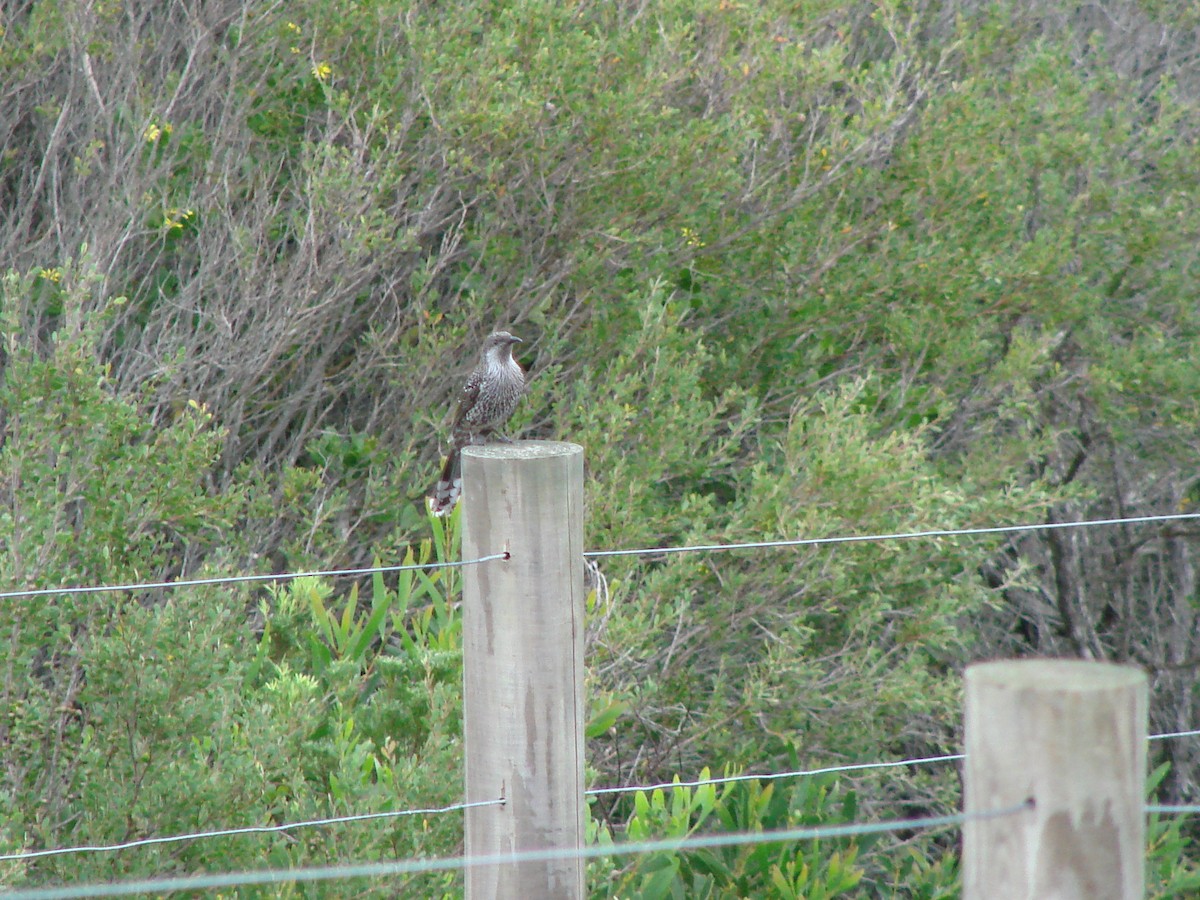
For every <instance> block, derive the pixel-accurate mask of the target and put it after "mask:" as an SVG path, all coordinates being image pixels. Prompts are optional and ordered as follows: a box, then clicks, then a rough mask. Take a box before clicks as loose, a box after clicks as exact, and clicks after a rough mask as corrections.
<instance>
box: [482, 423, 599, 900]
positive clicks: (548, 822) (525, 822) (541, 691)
mask: <svg viewBox="0 0 1200 900" xmlns="http://www.w3.org/2000/svg"><path fill="white" fill-rule="evenodd" d="M462 502H463V514H462V522H463V558H464V559H471V558H472V557H479V556H486V555H488V554H491V553H499V552H503V551H508V552H509V553H510V554H511V558H510V559H508V560H503V561H494V562H489V563H485V564H482V565H477V566H468V567H466V569H464V571H463V668H464V707H465V709H464V716H465V720H464V733H465V741H466V782H467V787H466V798H467V801H468V802H474V801H480V800H494V799H496V798H497V797H503V798H504V800H505V803H504V805H503V806H482V807H475V808H470V809H468V810H467V811H466V853H467V856H468V857H476V856H496V855H504V854H509V853H512V852H514V851H522V850H573V849H576V848H579V847H582V846H583V838H584V830H583V829H584V817H583V813H584V805H583V789H584V784H583V719H584V706H583V634H584V622H583V614H584V587H583V448H582V447H579V446H577V445H575V444H562V443H550V442H543V441H523V442H521V443H517V444H506V445H488V446H483V447H470V448H467V449H466V450H464V452H463V501H462ZM466 893H467V897H469V898H471V897H473V898H476V900H493V898H499V900H509V898H510V900H534V898H541V897H554V898H556V900H559V898H562V900H572V898H582V897H583V896H584V865H583V861H582V860H581V859H578V858H574V859H573V858H562V859H553V860H549V861H538V862H513V863H504V864H500V865H488V866H474V867H470V868H468V869H467V873H466Z"/></svg>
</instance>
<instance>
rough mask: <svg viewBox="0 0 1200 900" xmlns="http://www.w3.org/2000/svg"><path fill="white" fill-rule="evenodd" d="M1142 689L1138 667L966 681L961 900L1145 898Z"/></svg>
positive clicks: (1064, 664)
mask: <svg viewBox="0 0 1200 900" xmlns="http://www.w3.org/2000/svg"><path fill="white" fill-rule="evenodd" d="M1146 729H1147V685H1146V675H1145V673H1143V672H1142V671H1141V670H1140V669H1137V668H1134V667H1132V666H1117V665H1111V664H1107V663H1096V662H1083V661H1075V660H1050V659H1046V660H1017V661H1008V662H993V663H982V664H979V665H974V666H970V667H969V668H968V669H967V674H966V757H967V758H966V763H965V782H966V783H965V794H966V802H965V809H966V812H967V814H968V815H971V814H972V813H983V812H987V811H989V810H995V809H1004V808H1007V807H1011V806H1013V805H1015V804H1019V803H1021V802H1023V801H1025V800H1028V799H1031V800H1032V801H1033V807H1032V809H1030V810H1027V811H1024V812H1020V813H1016V814H1014V815H1011V816H1003V817H998V818H988V819H978V820H974V821H972V820H969V819H968V821H967V822H966V823H965V824H964V826H963V897H964V900H984V898H987V900H1009V898H1012V900H1017V898H1020V900H1034V898H1054V900H1076V898H1077V900H1140V898H1141V897H1142V896H1143V892H1144V890H1145V888H1144V875H1143V871H1144V867H1145V864H1144V857H1145V840H1146V839H1145V827H1146V826H1145V822H1146V816H1145V812H1144V804H1145V800H1144V797H1143V792H1144V790H1145V779H1146Z"/></svg>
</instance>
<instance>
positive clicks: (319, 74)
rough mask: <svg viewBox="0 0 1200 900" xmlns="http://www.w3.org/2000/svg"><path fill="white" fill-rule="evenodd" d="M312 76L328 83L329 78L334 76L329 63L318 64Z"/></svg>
mask: <svg viewBox="0 0 1200 900" xmlns="http://www.w3.org/2000/svg"><path fill="white" fill-rule="evenodd" d="M312 74H313V78H315V79H317V81H328V80H329V76H330V75H332V74H333V68H332V67H331V66H330V65H329V63H317V64H316V65H315V66H313V68H312Z"/></svg>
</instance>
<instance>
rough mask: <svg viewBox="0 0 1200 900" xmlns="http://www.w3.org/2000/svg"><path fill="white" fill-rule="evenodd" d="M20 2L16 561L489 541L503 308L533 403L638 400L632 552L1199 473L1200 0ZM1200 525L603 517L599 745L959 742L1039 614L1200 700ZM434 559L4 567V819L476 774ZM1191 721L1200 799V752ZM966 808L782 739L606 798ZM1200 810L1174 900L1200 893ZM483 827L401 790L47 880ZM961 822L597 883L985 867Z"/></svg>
mask: <svg viewBox="0 0 1200 900" xmlns="http://www.w3.org/2000/svg"><path fill="white" fill-rule="evenodd" d="M0 29H2V31H0V84H3V90H2V92H0V210H2V215H0V261H2V263H3V266H4V268H5V269H6V270H7V274H6V275H4V277H3V284H2V293H0V333H2V335H3V345H2V347H0V367H2V373H3V374H2V379H3V380H2V384H0V428H2V441H3V443H2V444H0V478H2V480H0V497H2V503H0V542H2V546H3V559H4V560H5V574H4V579H3V581H4V584H5V585H6V586H11V587H12V588H30V589H33V588H44V587H53V586H62V585H89V584H106V583H107V584H111V583H126V582H131V581H140V580H144V579H148V580H157V579H175V578H179V577H196V576H204V575H213V574H221V575H224V574H238V573H270V572H289V571H297V570H304V569H310V568H333V567H345V566H359V565H370V564H371V563H372V562H373V561H375V560H380V561H382V562H384V563H400V562H404V561H405V560H409V561H411V560H414V559H415V560H427V559H433V558H438V557H444V556H446V555H448V554H451V553H453V552H455V540H454V537H455V536H454V533H453V528H452V527H451V529H450V530H449V531H444V530H442V526H441V525H440V524H439V523H437V522H432V521H430V520H429V519H428V518H427V517H426V515H425V513H424V509H423V504H422V495H423V493H424V491H425V489H426V488H427V487H428V485H429V484H430V483H431V481H432V480H433V478H434V474H435V468H436V464H437V457H438V452H439V435H442V431H441V429H442V424H443V416H444V412H445V409H446V405H447V403H448V401H449V399H450V397H451V393H452V391H453V390H455V388H456V387H457V383H458V379H459V378H460V377H461V376H462V374H463V373H464V371H465V369H466V367H467V366H469V364H470V361H471V360H470V357H471V355H472V353H473V352H474V348H475V347H476V346H477V345H478V342H479V340H480V338H481V336H482V335H483V334H485V333H486V332H487V331H488V330H489V329H491V328H493V327H496V326H505V327H510V328H511V329H512V330H513V331H514V332H516V333H517V334H519V335H521V336H522V337H524V338H525V340H526V344H525V348H526V349H525V350H524V354H525V355H524V356H523V358H522V361H523V362H524V363H525V364H526V365H527V366H528V367H529V369H530V371H531V373H532V375H533V382H532V389H531V392H530V396H529V398H528V401H527V402H526V403H525V404H524V406H523V408H522V410H521V412H520V413H519V414H518V420H517V421H516V422H515V423H514V430H515V431H517V432H519V433H520V434H522V435H524V436H527V437H542V438H553V439H569V440H573V441H576V442H578V443H580V444H582V445H584V447H585V448H586V452H587V460H588V473H589V474H588V484H587V492H588V496H587V500H588V525H587V527H588V543H589V545H590V546H592V547H595V548H606V547H630V546H653V545H662V544H672V543H680V542H715V541H743V540H758V539H769V538H774V537H785V536H786V537H795V536H806V537H810V536H811V537H815V536H822V535H839V534H854V533H878V532H893V531H910V530H924V529H933V528H953V527H959V526H973V525H994V524H1001V523H1014V522H1044V521H1069V520H1073V519H1079V518H1098V517H1115V516H1135V515H1143V514H1147V515H1148V514H1159V513H1174V512H1179V511H1192V510H1195V509H1197V501H1198V500H1200V475H1198V471H1200V470H1198V469H1197V466H1196V464H1195V447H1196V446H1197V441H1198V437H1200V435H1198V431H1200V406H1198V400H1197V398H1198V397H1200V365H1198V362H1200V360H1198V358H1197V356H1198V351H1197V347H1198V346H1200V344H1198V338H1200V306H1198V305H1197V301H1196V275H1197V266H1198V264H1200V261H1198V258H1197V255H1198V253H1200V165H1198V164H1197V163H1198V160H1200V155H1198V154H1200V150H1198V147H1197V138H1198V136H1200V15H1198V14H1197V12H1196V8H1195V6H1194V5H1193V4H1191V3H1187V2H1180V0H1138V2H1123V0H1105V2H1103V3H1100V4H1086V5H1078V4H1074V3H1057V2H1053V0H1025V2H1017V0H1012V2H1002V3H993V2H974V0H965V2H957V3H952V2H939V0H913V2H900V0H877V2H851V3H846V2H837V3H835V2H829V0H807V2H792V3H784V2H778V0H767V2H762V3H757V2H755V3H751V2H744V3H743V2H733V0H720V2H715V0H713V2H696V0H664V2H661V3H653V4H652V3H648V2H644V0H640V2H639V0H618V2H592V0H581V2H576V3H559V2H548V0H520V2H516V3H492V2H487V0H462V2H460V3H458V4H455V5H453V6H452V7H447V6H446V5H445V4H438V3H433V2H417V3H413V2H397V0H370V2H357V0H354V2H352V0H297V2H292V3H288V4H278V3H251V2H248V0H202V2H194V3H157V2H147V0H103V2H90V0H89V2H83V0H53V2H51V0H24V2H21V0H17V2H13V3H7V4H6V5H5V7H4V10H3V12H2V13H0ZM442 436H444V435H442ZM451 524H452V525H453V523H451ZM1196 537H1197V530H1196V528H1195V527H1194V526H1192V525H1190V524H1189V523H1187V522H1183V523H1179V524H1174V525H1171V526H1170V527H1163V526H1161V525H1158V526H1155V525H1135V526H1125V527H1112V528H1096V529H1088V530H1061V531H1042V532H1038V533H1025V534H1018V535H1000V536H993V537H990V538H987V539H984V538H970V539H959V540H940V541H910V542H884V543H863V544H846V545H839V546H835V547H822V548H806V549H796V550H787V551H782V552H781V551H755V552H743V553H737V554H721V555H706V556H693V557H679V558H672V559H670V560H666V561H663V560H655V561H645V560H626V561H612V562H606V564H605V566H604V571H605V575H606V577H607V580H608V584H609V593H608V596H607V598H605V597H603V596H602V597H598V598H593V601H594V602H593V605H592V608H591V611H590V612H591V622H590V626H589V636H588V640H589V693H590V698H591V703H592V708H593V710H594V716H595V719H594V722H593V728H592V729H591V730H592V732H593V733H594V737H593V738H592V740H591V741H590V744H589V766H590V767H591V769H592V770H593V780H594V781H595V782H596V783H605V784H629V783H639V782H644V781H645V780H647V779H650V780H656V779H663V778H667V779H669V778H670V777H671V776H672V775H674V774H679V775H681V776H683V777H694V776H695V775H697V774H698V773H699V772H700V771H701V770H702V769H703V768H704V767H711V768H712V769H713V770H716V771H724V770H727V769H728V770H730V771H733V770H745V769H751V768H753V769H754V770H755V771H766V770H771V769H782V768H784V767H787V766H793V765H827V764H830V763H836V762H840V761H868V760H876V759H881V758H894V757H900V756H907V755H927V754H933V753H940V752H954V751H955V750H956V749H957V747H958V745H959V744H958V742H959V737H960V735H959V732H958V730H959V727H960V726H959V722H960V714H959V691H960V688H959V685H960V681H961V671H962V668H963V667H964V665H966V664H967V663H968V662H970V661H972V660H975V659H980V658H987V657H993V656H998V655H1005V656H1021V655H1036V654H1049V655H1063V656H1082V657H1088V658H1096V659H1111V660H1117V661H1129V662H1133V663H1136V664H1138V665H1140V666H1143V667H1144V668H1145V669H1147V670H1148V671H1149V672H1150V673H1151V678H1152V685H1153V709H1152V722H1151V726H1152V728H1153V729H1154V730H1157V731H1165V730H1176V729H1180V728H1190V727H1196V726H1197V724H1198V723H1200V709H1198V708H1197V707H1198V699H1200V698H1198V696H1197V691H1196V687H1195V682H1196V670H1197V667H1198V666H1200V618H1198V613H1200V605H1198V603H1197V574H1196V566H1197V562H1198V556H1197V550H1198V544H1197V541H1196ZM410 574H411V573H401V575H400V576H395V575H392V576H389V577H387V578H384V577H376V578H375V579H367V580H364V581H362V583H360V584H358V585H356V586H355V585H353V584H352V583H350V582H348V581H343V580H321V579H301V580H298V581H294V582H291V583H280V584H279V585H277V586H276V587H274V588H271V589H267V588H264V587H261V586H253V585H244V586H233V587H231V586H228V585H224V586H199V587H193V588H185V589H178V590H171V591H164V590H155V589H148V590H139V591H122V592H114V593H105V594H85V593H74V594H57V595H51V596H37V597H11V598H5V599H4V600H3V601H2V602H3V603H4V606H3V609H4V613H5V614H4V617H3V618H4V624H5V627H4V632H3V633H4V635H5V636H6V642H7V643H6V649H7V653H6V664H5V667H4V674H3V679H2V680H0V711H2V715H3V718H0V746H2V747H3V751H4V752H3V754H2V758H3V767H2V768H0V851H4V852H11V851H13V850H21V849H38V848H43V847H57V846H65V845H77V844H97V843H108V842H114V841H121V840H128V839H132V838H137V837H143V836H148V835H163V834H172V833H177V832H183V831H190V830H195V829H207V828H219V827H225V826H230V825H241V824H270V823H274V822H284V821H293V820H298V819H308V818H313V817H318V816H323V815H330V814H339V813H349V812H370V811H375V810H389V809H400V808H406V807H416V806H428V805H436V804H439V803H447V802H452V801H454V800H456V799H458V798H459V796H460V791H461V784H460V778H459V774H458V773H459V763H460V756H461V754H460V750H461V747H460V733H461V729H460V722H459V716H460V698H459V681H460V673H461V668H460V656H459V649H458V620H457V612H456V608H455V600H456V596H457V593H456V592H457V580H456V577H455V575H454V574H453V571H452V570H435V571H432V572H431V573H430V574H429V575H428V576H413V577H408V576H409V575H410ZM1153 754H1154V757H1155V763H1156V765H1158V766H1161V768H1159V769H1158V778H1160V779H1161V781H1160V782H1159V784H1158V789H1157V793H1158V796H1159V797H1161V798H1162V799H1163V800H1165V801H1189V800H1190V801H1193V802H1194V801H1195V800H1196V799H1197V791H1198V789H1200V744H1197V743H1196V742H1186V741H1164V742H1161V743H1158V744H1156V745H1155V746H1154V747H1153ZM660 801H661V802H660ZM957 802H958V797H957V782H956V778H955V774H954V772H952V771H950V770H939V769H929V770H927V771H912V772H908V773H899V772H894V771H893V772H888V773H887V774H886V776H871V777H864V779H861V780H846V779H843V780H841V781H838V782H834V781H832V780H828V779H826V780H821V781H816V780H807V781H798V782H795V783H788V782H786V781H785V782H778V783H775V784H754V783H749V784H742V785H739V786H738V787H736V788H730V789H728V790H722V791H707V790H705V789H700V790H697V791H689V792H687V793H686V794H685V793H683V792H680V793H679V794H677V795H676V796H675V797H673V798H672V797H667V798H655V797H645V796H642V797H639V798H637V800H636V801H635V800H634V799H633V798H631V797H628V796H626V797H624V798H622V799H620V800H618V801H612V800H610V799H606V800H604V801H603V802H599V801H598V802H597V804H596V805H595V806H594V807H593V823H592V827H591V830H590V833H591V835H592V837H593V838H594V839H596V840H608V839H610V837H612V836H614V835H619V834H621V833H625V832H628V833H629V834H630V835H633V836H653V835H658V834H662V835H678V834H681V833H686V832H688V831H689V830H693V829H701V830H703V829H707V828H709V827H712V826H714V825H716V826H720V827H726V828H738V829H754V828H770V827H784V826H788V825H795V824H800V823H814V822H826V821H844V820H847V819H849V818H854V817H865V816H868V815H902V814H909V813H913V812H941V811H947V810H951V809H954V808H956V804H957ZM1181 828H1186V825H1185V824H1184V823H1181V822H1175V823H1173V824H1171V825H1170V826H1169V827H1168V826H1165V825H1164V826H1162V827H1156V828H1155V829H1154V830H1153V837H1154V842H1153V849H1152V854H1153V857H1152V864H1151V867H1150V870H1151V876H1152V883H1151V886H1150V890H1151V893H1152V894H1153V895H1154V896H1173V895H1179V894H1181V893H1182V892H1184V891H1185V890H1194V889H1195V885H1196V881H1195V875H1194V871H1195V870H1194V867H1193V861H1191V860H1189V859H1188V858H1187V856H1186V855H1185V854H1184V851H1183V847H1184V842H1183V832H1182V831H1181V830H1180V829H1181ZM460 840H461V834H460V828H459V823H458V820H457V819H456V818H455V817H448V816H442V817H437V816H431V817H418V818H415V819H414V818H401V819H396V820H388V821H386V823H383V824H381V823H378V822H376V823H371V824H370V825H369V826H366V827H358V826H341V827H337V828H330V829H322V830H309V831H305V832H297V833H295V834H294V835H290V836H288V835H247V836H239V837H236V838H228V839H221V840H209V841H198V842H193V843H179V844H162V845H156V846H153V847H149V848H142V849H139V850H137V851H132V852H125V853H115V854H93V855H83V856H74V857H47V858H42V859H37V860H32V861H24V862H10V863H4V864H3V866H2V867H0V883H3V884H6V885H23V884H50V883H59V882H63V881H74V880H81V879H82V880H91V879H106V878H118V877H123V876H124V877H127V876H132V875H146V874H151V873H159V874H165V873H189V872H196V871H206V870H228V869H239V868H246V867H261V866H262V865H264V864H265V865H272V866H287V865H318V864H325V863H336V862H346V861H361V860H371V859H381V858H396V857H401V858H403V857H409V856H414V855H422V854H424V855H453V854H454V853H456V852H458V850H459V848H460ZM955 846H956V845H955V838H954V835H953V834H950V833H938V834H933V835H930V836H918V837H915V838H913V839H912V840H909V841H906V842H905V843H903V844H899V845H898V844H895V843H893V842H891V841H889V840H887V839H882V838H878V839H872V840H870V841H857V842H849V841H843V842H841V843H837V842H832V843H831V842H823V843H821V844H820V845H812V846H800V847H786V848H780V847H768V848H760V849H754V848H743V849H738V850H737V851H730V852H728V854H726V855H722V854H718V853H713V854H697V855H694V856H689V857H684V858H666V859H644V860H638V861H630V860H625V859H621V860H605V861H599V862H596V863H594V864H593V865H592V867H591V869H590V873H591V877H590V884H591V887H592V890H593V892H594V894H595V895H596V896H617V895H619V896H668V895H669V894H670V892H671V891H672V890H675V891H677V892H684V893H686V894H687V895H688V896H710V895H711V896H765V895H771V896H781V897H786V896H806V897H815V896H824V895H834V894H839V893H840V894H843V895H845V894H851V893H854V894H859V895H873V896H904V897H940V896H951V895H952V894H953V892H954V889H955V888H954V885H955V862H954V854H955ZM356 884H357V887H355V888H354V890H358V891H362V892H365V893H368V894H369V893H370V892H371V891H372V890H374V889H375V888H379V889H380V890H383V889H384V888H383V887H382V886H380V885H375V886H372V885H370V884H366V883H356ZM1189 884H1190V885H1191V887H1190V888H1188V887H1186V886H1187V885H1189ZM455 885H456V881H455V880H454V878H453V877H452V876H444V877H443V876H438V877H436V878H430V879H428V880H425V881H419V882H416V883H413V884H409V885H407V888H408V889H409V890H410V891H411V892H413V893H414V894H415V895H422V894H428V895H433V894H437V893H440V892H441V891H446V892H449V893H450V894H453V893H454V892H455V891H456V886H455ZM394 887H395V885H390V886H389V887H388V889H393V888H394ZM346 889H347V888H346V886H345V885H342V886H340V887H339V888H337V889H336V890H335V889H333V888H330V889H329V890H330V891H331V894H330V895H339V894H338V891H345V890H346ZM310 890H314V891H315V890H317V888H310ZM277 891H278V889H277V888H272V889H271V891H270V892H269V893H267V892H265V893H264V895H275V894H276V893H277ZM705 891H708V892H709V893H707V894H706V893H704V892H705ZM789 891H790V892H791V893H789ZM823 892H824V893H823ZM677 895H682V894H677Z"/></svg>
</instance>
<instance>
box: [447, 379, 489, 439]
mask: <svg viewBox="0 0 1200 900" xmlns="http://www.w3.org/2000/svg"><path fill="white" fill-rule="evenodd" d="M482 380H483V379H481V378H477V377H476V373H474V372H472V373H471V377H470V378H468V379H467V383H466V384H464V385H463V389H462V391H461V392H460V393H459V395H458V403H457V404H456V405H455V407H454V419H453V420H452V421H451V423H450V433H451V434H453V433H454V432H456V431H458V426H460V425H461V424H462V422H463V418H464V417H465V416H466V414H467V411H468V410H470V408H471V407H472V406H474V405H475V399H476V398H477V397H478V396H479V385H480V383H481V382H482Z"/></svg>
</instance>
